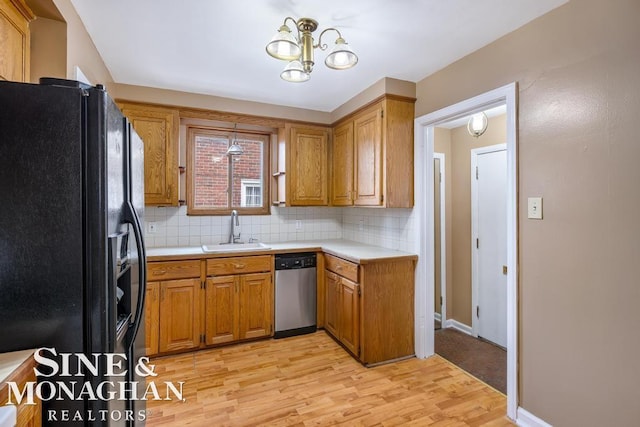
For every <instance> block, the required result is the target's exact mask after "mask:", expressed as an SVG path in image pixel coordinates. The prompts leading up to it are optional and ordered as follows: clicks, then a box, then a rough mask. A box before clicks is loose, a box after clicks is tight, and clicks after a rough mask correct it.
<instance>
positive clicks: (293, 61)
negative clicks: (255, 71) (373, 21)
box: [267, 16, 358, 83]
mask: <svg viewBox="0 0 640 427" xmlns="http://www.w3.org/2000/svg"><path fill="white" fill-rule="evenodd" d="M289 20H290V21H292V22H293V23H294V24H295V28H297V30H298V35H297V37H295V36H294V35H293V34H291V29H290V28H289V27H288V26H287V21H289ZM317 28H318V22H317V21H315V20H313V19H311V18H300V19H299V20H298V21H296V20H295V19H293V18H291V17H289V16H287V17H286V18H285V19H284V23H283V24H282V26H281V27H280V29H279V30H278V32H277V34H276V35H275V36H273V38H272V39H271V41H270V42H269V44H267V53H268V54H269V55H271V56H273V57H274V58H276V59H281V60H283V61H290V62H289V64H287V66H286V67H285V69H284V71H282V73H280V77H282V79H283V80H286V81H288V82H295V83H300V82H306V81H307V80H309V79H310V78H311V71H313V65H314V62H313V50H314V49H316V48H320V50H326V49H327V48H328V46H327V45H326V44H322V36H323V35H324V33H326V32H327V31H332V30H333V31H335V32H336V33H338V38H337V39H336V41H335V45H334V46H333V49H331V52H329V54H328V55H327V57H326V58H325V60H324V63H325V65H326V66H327V67H329V68H333V69H334V70H346V69H348V68H351V67H353V66H354V65H356V64H357V63H358V57H357V56H356V54H355V53H353V50H351V47H349V45H348V44H347V42H346V41H344V39H343V38H342V34H340V31H338V30H337V29H335V28H327V29H326V30H324V31H322V32H321V33H320V36H319V37H318V44H314V43H313V36H312V35H311V33H313V32H314V31H315V30H316V29H317Z"/></svg>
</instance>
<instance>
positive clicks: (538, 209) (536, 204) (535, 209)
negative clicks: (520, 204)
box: [527, 197, 542, 219]
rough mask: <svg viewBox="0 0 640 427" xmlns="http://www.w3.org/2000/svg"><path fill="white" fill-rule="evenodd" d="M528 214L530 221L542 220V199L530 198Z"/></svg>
mask: <svg viewBox="0 0 640 427" xmlns="http://www.w3.org/2000/svg"><path fill="white" fill-rule="evenodd" d="M527 213H528V214H527V217H528V218H529V219H542V197H529V199H528V209H527Z"/></svg>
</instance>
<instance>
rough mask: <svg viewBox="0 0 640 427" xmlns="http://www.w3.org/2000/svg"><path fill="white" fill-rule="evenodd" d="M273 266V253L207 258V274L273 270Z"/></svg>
mask: <svg viewBox="0 0 640 427" xmlns="http://www.w3.org/2000/svg"><path fill="white" fill-rule="evenodd" d="M272 267H273V258H272V257H271V255H259V256H238V257H233V258H215V259H208V260H207V276H226V275H228V274H244V273H259V272H262V271H271V269H272Z"/></svg>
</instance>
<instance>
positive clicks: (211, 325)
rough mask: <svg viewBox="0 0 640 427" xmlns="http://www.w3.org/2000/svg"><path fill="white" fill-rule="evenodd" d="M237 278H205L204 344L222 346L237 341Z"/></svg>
mask: <svg viewBox="0 0 640 427" xmlns="http://www.w3.org/2000/svg"><path fill="white" fill-rule="evenodd" d="M237 278H238V277H237V276H221V277H209V278H207V282H206V288H205V325H204V328H205V343H206V344H207V345H214V344H224V343H228V342H233V341H237V340H239V339H240V338H238V337H239V331H238V320H237V319H238V308H239V307H238V304H237V299H238V298H237V293H238V289H237V288H238V283H237Z"/></svg>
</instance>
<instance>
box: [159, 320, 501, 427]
mask: <svg viewBox="0 0 640 427" xmlns="http://www.w3.org/2000/svg"><path fill="white" fill-rule="evenodd" d="M152 364H155V365H156V372H157V373H158V374H159V375H158V376H157V377H155V378H154V381H155V383H156V384H157V385H160V384H162V382H163V381H174V382H177V381H184V382H185V384H184V399H185V401H184V402H177V401H159V402H158V401H155V402H154V401H149V402H148V403H147V409H148V410H149V414H148V418H147V425H148V426H150V427H153V426H187V425H188V426H258V425H262V426H329V425H345V426H405V425H407V426H409V425H411V426H431V425H433V426H485V425H486V426H508V425H512V424H511V423H510V422H509V421H508V419H507V418H506V417H505V413H506V399H505V397H504V395H502V394H500V393H498V392H497V391H495V390H493V389H492V388H490V387H489V386H487V385H485V384H483V383H481V382H480V381H478V380H476V379H475V378H473V377H471V376H470V375H469V374H467V373H465V372H464V371H462V370H460V369H458V368H456V367H455V366H454V365H452V364H450V363H449V362H447V361H446V360H444V359H442V358H441V357H439V356H434V357H431V358H429V359H426V360H418V359H415V358H413V359H409V360H405V361H401V362H395V363H391V364H387V365H382V366H378V367H374V368H365V367H363V366H362V365H360V364H359V363H358V362H356V361H355V360H354V359H353V358H351V357H350V356H349V355H348V354H347V353H346V351H345V350H344V349H342V348H341V347H340V346H339V345H338V344H336V343H335V342H334V341H333V340H332V339H331V338H330V337H329V336H327V335H326V333H325V332H323V331H319V332H317V333H315V334H310V335H304V336H299V337H292V338H286V339H281V340H264V341H257V342H252V343H245V344H239V345H234V346H229V347H222V348H218V349H212V350H204V351H199V352H195V353H189V354H184V355H177V356H168V357H162V358H157V359H153V360H152Z"/></svg>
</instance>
